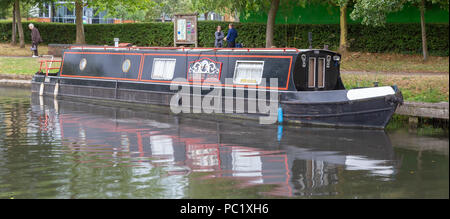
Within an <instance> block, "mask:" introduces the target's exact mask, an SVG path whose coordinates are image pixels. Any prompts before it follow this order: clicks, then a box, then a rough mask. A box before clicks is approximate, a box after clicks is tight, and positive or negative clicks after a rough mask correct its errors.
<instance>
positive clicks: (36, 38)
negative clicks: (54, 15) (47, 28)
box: [28, 24, 43, 58]
mask: <svg viewBox="0 0 450 219" xmlns="http://www.w3.org/2000/svg"><path fill="white" fill-rule="evenodd" d="M28 27H29V28H30V30H31V43H32V44H31V50H32V51H33V52H34V54H33V58H35V57H39V53H38V45H39V43H42V42H43V41H42V38H41V34H40V33H39V30H38V29H37V28H36V27H35V26H34V25H33V24H29V25H28Z"/></svg>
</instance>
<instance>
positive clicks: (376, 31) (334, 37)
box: [0, 21, 449, 56]
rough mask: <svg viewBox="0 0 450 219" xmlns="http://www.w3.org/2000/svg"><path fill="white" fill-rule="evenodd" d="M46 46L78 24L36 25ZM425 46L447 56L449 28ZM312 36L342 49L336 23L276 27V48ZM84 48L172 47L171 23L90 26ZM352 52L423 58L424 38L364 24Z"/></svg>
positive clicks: (249, 42)
mask: <svg viewBox="0 0 450 219" xmlns="http://www.w3.org/2000/svg"><path fill="white" fill-rule="evenodd" d="M28 24H29V22H23V23H22V25H23V27H24V31H25V33H24V34H25V40H26V43H30V38H31V37H30V34H31V33H30V30H29V29H28V28H27V26H28ZM217 25H221V26H222V29H223V31H224V33H225V34H226V33H227V30H228V23H227V22H217V21H200V22H199V24H198V27H197V28H198V30H197V31H198V45H199V46H200V47H213V46H214V32H215V30H216V27H217ZM235 26H236V29H237V30H238V34H239V36H238V39H237V41H238V42H240V43H243V44H244V46H245V47H264V46H265V34H266V25H265V24H262V23H236V24H235ZM36 27H38V29H39V31H40V32H41V36H42V38H43V40H44V44H50V43H61V44H71V43H74V41H75V32H76V28H75V24H62V23H38V24H36ZM426 28H427V43H428V50H429V52H430V54H431V55H439V56H448V55H449V49H448V48H449V38H448V34H449V29H448V24H427V26H426ZM308 32H312V34H313V47H314V48H323V46H324V45H328V46H329V48H330V49H332V50H337V48H338V47H339V25H338V24H310V25H308V24H277V25H275V30H274V34H275V36H274V38H275V42H274V43H275V45H276V46H277V47H295V48H308V47H309V44H308ZM85 35H86V43H87V44H92V45H106V44H107V45H112V44H113V43H114V42H113V39H114V37H119V38H120V41H121V42H129V43H133V44H135V45H139V46H173V24H172V23H128V24H87V25H85ZM10 40H11V22H0V41H2V42H9V41H10ZM348 40H349V44H350V47H349V50H350V51H361V52H395V53H408V54H420V53H421V51H422V38H421V29H420V24H386V25H385V26H384V27H371V26H364V25H361V24H349V25H348Z"/></svg>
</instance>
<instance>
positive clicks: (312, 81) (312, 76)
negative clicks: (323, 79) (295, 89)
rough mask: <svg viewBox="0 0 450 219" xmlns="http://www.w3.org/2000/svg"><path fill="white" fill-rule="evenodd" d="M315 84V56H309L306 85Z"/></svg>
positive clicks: (313, 85) (312, 85) (311, 85)
mask: <svg viewBox="0 0 450 219" xmlns="http://www.w3.org/2000/svg"><path fill="white" fill-rule="evenodd" d="M315 86H316V58H309V66H308V87H315Z"/></svg>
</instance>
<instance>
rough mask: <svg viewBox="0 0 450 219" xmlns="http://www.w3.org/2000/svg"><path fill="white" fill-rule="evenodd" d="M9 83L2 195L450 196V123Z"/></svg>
mask: <svg viewBox="0 0 450 219" xmlns="http://www.w3.org/2000/svg"><path fill="white" fill-rule="evenodd" d="M214 117H215V116H211V115H207V116H204V115H173V114H170V113H169V112H168V111H167V109H162V108H161V109H158V108H155V107H149V106H133V105H129V104H125V105H124V104H116V103H107V102H102V101H98V100H84V99H74V98H59V99H58V100H55V99H53V98H49V97H45V98H42V97H39V96H36V95H32V94H31V92H30V91H29V90H26V89H16V88H1V87H0V198H2V199H8V198H15V199H17V198H157V199H159V198H164V199H166V198H170V199H179V198H208V199H209V198H226V199H231V198H233V199H234V198H251V199H253V198H448V197H449V177H448V176H449V156H448V144H449V139H448V130H442V129H436V128H432V127H419V128H418V129H413V130H408V129H405V128H401V127H402V125H398V124H393V125H391V126H390V127H388V129H387V131H379V130H378V131H375V130H352V129H332V128H314V127H292V126H286V125H285V126H278V125H265V126H261V125H258V124H257V122H253V121H241V120H239V119H231V118H230V119H223V118H214Z"/></svg>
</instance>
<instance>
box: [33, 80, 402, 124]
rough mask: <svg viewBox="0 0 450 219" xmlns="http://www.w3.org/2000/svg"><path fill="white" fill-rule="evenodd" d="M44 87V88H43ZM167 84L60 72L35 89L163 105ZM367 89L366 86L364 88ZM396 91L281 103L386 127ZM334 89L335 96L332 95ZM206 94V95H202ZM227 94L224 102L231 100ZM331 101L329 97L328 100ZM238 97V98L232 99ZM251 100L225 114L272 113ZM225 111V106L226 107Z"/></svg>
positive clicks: (328, 118) (298, 117)
mask: <svg viewBox="0 0 450 219" xmlns="http://www.w3.org/2000/svg"><path fill="white" fill-rule="evenodd" d="M41 87H42V88H41ZM137 88H138V89H137ZM164 88H166V85H164V86H162V87H159V88H158V87H157V86H154V85H151V84H145V83H136V82H120V81H106V80H92V79H90V80H89V79H88V80H86V79H75V78H70V79H68V78H61V77H58V76H47V77H45V76H40V75H36V76H35V77H34V78H33V82H32V91H33V92H37V93H39V92H40V91H41V89H43V90H42V92H43V94H44V95H49V96H68V97H79V98H91V99H102V100H110V101H122V102H130V103H140V104H152V105H159V106H167V107H169V106H170V100H171V98H172V97H173V96H174V95H175V93H174V92H173V91H172V92H170V91H168V90H166V89H164ZM362 89H363V88H362ZM55 90H56V91H55ZM393 90H395V94H393V95H386V96H381V97H374V98H366V99H361V100H348V99H347V100H345V98H342V99H339V98H338V99H336V96H339V95H341V96H342V93H345V92H346V91H345V90H337V91H327V92H328V93H325V92H323V91H312V92H311V91H304V92H302V91H297V92H290V91H287V92H280V93H279V96H280V98H279V99H280V102H279V105H280V107H281V109H282V113H283V120H284V122H287V123H293V124H300V125H312V126H327V127H346V128H368V129H384V128H385V127H386V125H387V124H388V123H389V120H390V119H391V117H392V115H393V114H394V112H395V110H396V108H397V106H398V105H399V104H400V103H401V102H402V94H401V92H400V91H399V90H398V89H396V88H395V87H394V88H393ZM331 93H335V95H333V97H334V98H331V99H330V98H328V97H330V95H331ZM311 94H313V95H314V99H315V100H314V101H308V100H301V101H299V100H298V99H294V100H293V99H292V96H293V95H294V96H297V95H301V96H308V95H311ZM204 96H205V95H202V98H203V97H204ZM317 96H322V100H323V101H322V102H317V101H316V98H319V99H320V97H317ZM226 99H227V98H226V97H223V100H222V102H225V101H227V100H226ZM327 99H328V100H329V101H325V100H327ZM232 101H235V100H232ZM251 101H255V102H256V101H257V100H256V99H255V100H252V99H247V100H246V102H245V106H244V109H243V111H236V110H235V111H233V112H232V113H223V114H222V115H229V116H233V117H235V116H239V118H247V119H257V116H268V114H260V113H256V112H255V113H248V112H246V109H247V107H248V104H249V103H250V102H251ZM222 109H223V110H222V112H225V108H222Z"/></svg>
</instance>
